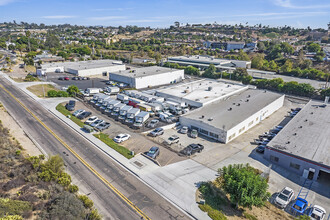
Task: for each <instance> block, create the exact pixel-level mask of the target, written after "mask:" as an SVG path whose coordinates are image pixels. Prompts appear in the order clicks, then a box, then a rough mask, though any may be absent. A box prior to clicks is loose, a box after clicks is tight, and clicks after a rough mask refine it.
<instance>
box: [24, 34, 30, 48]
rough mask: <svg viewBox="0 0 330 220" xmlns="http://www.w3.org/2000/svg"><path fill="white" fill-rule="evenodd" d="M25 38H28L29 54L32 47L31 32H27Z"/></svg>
mask: <svg viewBox="0 0 330 220" xmlns="http://www.w3.org/2000/svg"><path fill="white" fill-rule="evenodd" d="M25 36H26V37H27V38H28V46H29V52H31V45H30V36H31V32H30V31H26V32H25Z"/></svg>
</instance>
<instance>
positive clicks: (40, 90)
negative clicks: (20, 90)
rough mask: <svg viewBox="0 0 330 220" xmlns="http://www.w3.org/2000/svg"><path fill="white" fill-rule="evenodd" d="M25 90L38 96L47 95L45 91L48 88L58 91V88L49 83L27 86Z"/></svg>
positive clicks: (48, 89)
mask: <svg viewBox="0 0 330 220" xmlns="http://www.w3.org/2000/svg"><path fill="white" fill-rule="evenodd" d="M27 90H29V91H30V92H32V93H33V94H35V95H36V96H38V97H39V98H41V97H47V92H48V91H50V90H56V91H58V89H56V88H55V87H54V86H53V85H51V84H41V85H34V86H30V87H27ZM44 95H45V96H44Z"/></svg>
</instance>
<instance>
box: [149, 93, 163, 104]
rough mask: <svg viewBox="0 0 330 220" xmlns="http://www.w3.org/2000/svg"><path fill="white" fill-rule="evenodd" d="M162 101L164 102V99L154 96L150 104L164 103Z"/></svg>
mask: <svg viewBox="0 0 330 220" xmlns="http://www.w3.org/2000/svg"><path fill="white" fill-rule="evenodd" d="M164 101H165V99H164V97H159V96H155V95H154V96H153V97H152V100H151V102H152V103H155V102H164Z"/></svg>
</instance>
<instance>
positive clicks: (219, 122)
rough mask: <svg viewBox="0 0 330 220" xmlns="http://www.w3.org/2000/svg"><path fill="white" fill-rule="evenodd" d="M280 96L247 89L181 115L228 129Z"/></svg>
mask: <svg viewBox="0 0 330 220" xmlns="http://www.w3.org/2000/svg"><path fill="white" fill-rule="evenodd" d="M282 96H283V95H281V94H278V93H274V92H269V91H267V92H265V91H264V90H257V89H248V90H245V91H243V92H240V93H237V94H235V95H232V96H229V97H228V98H227V99H226V100H222V101H217V102H214V103H211V104H209V105H207V106H205V107H202V108H200V109H197V110H195V111H193V112H191V113H190V114H189V113H188V114H187V115H185V116H183V117H186V118H190V119H194V120H198V121H202V122H204V123H206V124H209V125H211V126H214V127H217V128H220V129H222V130H225V131H228V130H230V129H231V128H233V127H235V126H236V125H237V124H239V123H241V122H242V121H244V120H245V119H247V118H248V117H250V116H252V115H253V114H255V113H256V112H258V111H260V110H261V109H262V108H264V107H266V106H267V105H269V104H271V103H272V102H274V101H276V100H277V99H279V98H280V97H282Z"/></svg>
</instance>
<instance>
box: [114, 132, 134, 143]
mask: <svg viewBox="0 0 330 220" xmlns="http://www.w3.org/2000/svg"><path fill="white" fill-rule="evenodd" d="M130 137H131V135H129V134H118V135H117V136H116V137H114V139H113V141H114V142H116V143H121V142H124V141H127V140H128V139H129V138H130Z"/></svg>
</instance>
